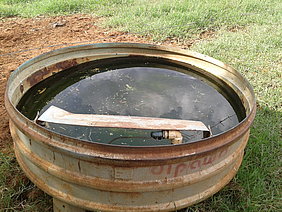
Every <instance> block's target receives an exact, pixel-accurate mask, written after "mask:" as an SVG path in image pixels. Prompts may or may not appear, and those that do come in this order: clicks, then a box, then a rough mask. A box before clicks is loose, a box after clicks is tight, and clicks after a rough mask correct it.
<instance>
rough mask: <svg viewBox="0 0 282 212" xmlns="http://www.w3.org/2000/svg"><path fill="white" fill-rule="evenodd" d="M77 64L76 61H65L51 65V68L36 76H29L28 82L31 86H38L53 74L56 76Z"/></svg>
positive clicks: (39, 72) (41, 71)
mask: <svg viewBox="0 0 282 212" xmlns="http://www.w3.org/2000/svg"><path fill="white" fill-rule="evenodd" d="M77 64H78V63H77V61H76V59H72V60H66V61H63V62H59V63H56V64H54V65H51V66H49V67H45V68H43V69H41V70H39V71H37V72H35V73H34V74H32V75H31V76H29V77H28V78H27V82H28V83H29V84H30V86H34V85H35V84H37V83H38V82H40V81H41V80H43V79H45V78H46V77H48V76H50V75H53V74H55V73H57V72H59V71H62V70H64V69H68V68H70V67H73V66H75V65H77Z"/></svg>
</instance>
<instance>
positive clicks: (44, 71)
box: [27, 68, 50, 86]
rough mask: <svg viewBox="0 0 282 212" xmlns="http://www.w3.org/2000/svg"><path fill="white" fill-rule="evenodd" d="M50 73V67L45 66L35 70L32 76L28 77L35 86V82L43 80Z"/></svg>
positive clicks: (28, 80) (29, 81) (31, 84)
mask: <svg viewBox="0 0 282 212" xmlns="http://www.w3.org/2000/svg"><path fill="white" fill-rule="evenodd" d="M49 73H50V70H49V69H48V68H43V69H41V70H39V71H37V72H35V73H34V74H32V75H31V76H29V77H28V78H27V82H28V83H29V84H30V86H34V85H35V84H37V83H38V82H40V81H41V80H43V79H44V78H45V76H46V75H48V74H49Z"/></svg>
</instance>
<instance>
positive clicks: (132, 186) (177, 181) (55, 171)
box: [11, 126, 249, 192]
mask: <svg viewBox="0 0 282 212" xmlns="http://www.w3.org/2000/svg"><path fill="white" fill-rule="evenodd" d="M11 134H12V137H13V139H14V141H15V147H17V149H18V150H17V151H20V152H23V153H24V155H25V156H26V157H27V159H28V160H29V161H31V162H32V163H33V164H35V165H36V166H37V167H39V168H40V169H42V170H45V171H46V172H48V173H49V174H51V175H54V176H56V177H58V178H60V179H62V180H64V181H68V182H70V183H74V184H79V185H85V186H88V187H92V188H96V189H102V190H109V188H110V190H111V191H125V190H126V192H131V191H133V192H136V191H138V192H142V191H148V190H155V191H156V190H158V191H159V190H166V189H171V188H177V187H182V186H187V185H190V184H193V183H197V182H200V181H202V180H205V179H207V178H209V177H211V176H213V175H216V174H217V173H219V172H221V171H222V170H223V169H224V168H225V165H226V164H229V163H233V162H234V161H235V160H236V159H237V157H238V155H240V153H241V152H243V150H244V148H245V146H246V144H247V141H248V139H247V138H248V136H249V135H248V134H246V135H245V136H244V137H243V138H242V140H243V141H242V144H241V145H240V146H239V147H238V148H237V150H236V151H235V152H233V153H232V154H231V155H230V156H228V158H226V159H225V160H224V161H222V162H220V163H218V164H216V165H214V166H211V167H209V168H207V169H205V172H206V173H208V175H204V174H203V175H202V174H201V178H199V177H198V176H199V173H198V172H195V173H192V174H190V175H189V178H187V176H185V177H177V178H173V180H167V179H163V180H158V181H153V182H152V181H148V182H146V186H144V182H143V181H142V182H139V183H138V182H135V181H124V180H122V181H119V180H115V181H114V182H113V181H112V180H106V179H100V178H97V177H88V176H85V175H83V174H82V173H77V172H72V171H69V170H62V169H61V168H60V167H58V166H56V165H54V164H52V163H50V162H47V161H45V160H43V159H41V158H40V157H38V156H37V155H36V154H34V153H32V152H31V151H30V150H28V149H27V148H26V147H25V145H24V144H23V143H22V141H21V139H20V138H19V136H18V135H17V133H16V132H15V128H14V127H13V126H11ZM109 185H110V187H109ZM140 185H142V186H141V187H140Z"/></svg>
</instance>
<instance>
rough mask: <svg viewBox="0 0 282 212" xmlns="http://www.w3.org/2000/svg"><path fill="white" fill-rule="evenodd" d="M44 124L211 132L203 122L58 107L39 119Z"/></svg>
mask: <svg viewBox="0 0 282 212" xmlns="http://www.w3.org/2000/svg"><path fill="white" fill-rule="evenodd" d="M38 120H39V121H42V122H51V123H57V124H67V125H79V126H92V127H110V128H128V129H145V130H189V131H195V130H196V131H209V129H208V128H207V127H206V126H205V124H204V123H203V122H201V121H190V120H181V119H166V118H152V117H139V116H119V115H97V114H74V113H70V112H68V111H65V110H63V109H60V108H58V107H56V106H51V107H49V108H48V109H47V110H46V111H45V112H44V113H43V114H42V115H41V116H40V117H39V118H38Z"/></svg>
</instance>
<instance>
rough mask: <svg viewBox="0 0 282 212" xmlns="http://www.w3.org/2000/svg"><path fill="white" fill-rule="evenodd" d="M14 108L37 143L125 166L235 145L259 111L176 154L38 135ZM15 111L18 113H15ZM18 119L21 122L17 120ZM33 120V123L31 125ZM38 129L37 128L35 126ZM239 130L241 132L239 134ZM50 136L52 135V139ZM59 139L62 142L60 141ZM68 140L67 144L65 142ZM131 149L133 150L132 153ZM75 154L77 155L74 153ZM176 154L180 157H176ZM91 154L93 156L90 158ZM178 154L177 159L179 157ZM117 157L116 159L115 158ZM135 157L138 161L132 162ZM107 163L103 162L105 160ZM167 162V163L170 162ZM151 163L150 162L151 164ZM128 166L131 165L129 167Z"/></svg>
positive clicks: (177, 147)
mask: <svg viewBox="0 0 282 212" xmlns="http://www.w3.org/2000/svg"><path fill="white" fill-rule="evenodd" d="M9 106H10V105H8V104H6V108H7V110H8V109H9ZM13 109H14V108H13V107H12V108H11V110H10V114H9V115H10V117H11V119H12V120H14V122H13V124H15V125H16V126H17V127H18V128H19V129H20V130H21V131H22V132H25V134H27V135H28V136H29V137H31V138H33V139H34V140H40V141H41V142H43V143H45V144H46V145H48V146H50V147H51V148H54V150H55V149H58V148H59V149H60V151H63V152H65V153H66V154H70V155H72V156H73V157H76V158H83V159H84V160H90V161H91V160H93V159H94V158H95V159H97V158H101V159H103V160H105V159H106V160H110V161H114V162H115V163H118V160H121V161H122V163H123V164H124V162H125V161H126V160H129V161H130V162H133V163H134V162H136V163H138V164H139V165H142V164H141V163H140V162H141V161H144V162H148V161H150V162H151V164H154V159H156V163H160V161H161V160H164V161H165V160H166V159H167V158H169V159H170V160H171V162H172V161H173V160H174V162H175V160H177V159H178V160H181V159H182V158H184V157H186V156H188V155H189V156H193V155H198V154H208V152H210V151H213V150H215V149H217V148H220V147H223V146H225V145H231V144H232V143H233V142H235V139H237V138H240V137H241V136H242V134H243V133H245V132H246V131H247V130H248V128H249V127H250V125H251V124H252V120H253V119H254V117H255V111H253V112H252V113H251V114H250V116H249V118H250V119H251V120H249V119H245V120H244V121H242V122H241V124H240V125H238V126H237V127H236V128H234V129H232V130H230V131H229V132H228V134H227V135H226V134H221V135H218V136H214V137H211V138H209V139H205V140H202V141H201V142H195V143H190V144H183V145H175V146H173V152H171V151H169V150H170V149H171V147H172V146H158V147H153V148H152V147H142V148H135V147H128V146H125V147H124V146H113V145H104V144H98V143H90V142H84V141H81V140H77V139H74V138H69V137H66V136H62V135H58V134H55V136H56V137H55V138H56V139H53V138H54V135H51V133H50V131H48V130H46V129H44V128H42V127H40V128H41V130H43V131H45V133H44V134H39V133H38V131H37V130H38V128H39V126H38V125H36V124H34V123H32V126H29V124H30V120H27V122H22V121H21V120H18V115H17V114H16V113H15V112H16V111H14V110H13ZM12 112H14V113H12ZM16 120H18V121H16ZM28 121H29V122H28ZM34 126H35V129H33V128H32V127H34ZM238 131H239V132H240V133H238ZM48 134H49V136H48ZM57 139H58V140H59V142H58V141H57ZM66 139H67V142H64V141H65V140H66ZM129 150H130V151H129ZM73 152H75V154H73ZM176 152H177V153H178V154H176ZM88 155H89V157H88ZM176 155H177V156H176ZM113 156H114V158H113ZM132 158H134V159H132ZM101 162H103V161H101ZM166 163H167V161H166ZM147 164H148V163H146V165H147ZM127 165H128V164H127Z"/></svg>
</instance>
